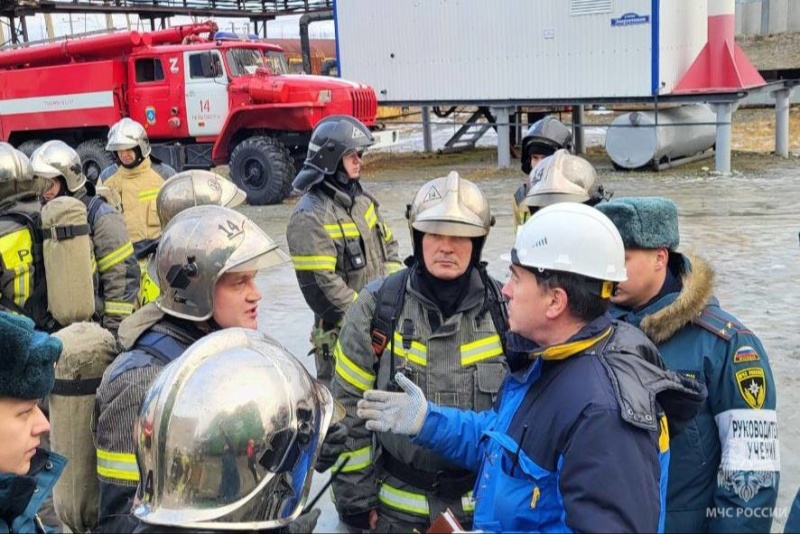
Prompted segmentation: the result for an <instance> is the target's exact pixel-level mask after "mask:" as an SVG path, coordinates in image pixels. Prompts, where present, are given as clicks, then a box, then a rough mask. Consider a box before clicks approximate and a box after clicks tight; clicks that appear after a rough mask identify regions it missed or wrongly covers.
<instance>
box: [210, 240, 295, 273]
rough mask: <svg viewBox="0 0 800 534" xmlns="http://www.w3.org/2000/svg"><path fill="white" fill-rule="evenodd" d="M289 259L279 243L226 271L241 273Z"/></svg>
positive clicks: (272, 265) (257, 269)
mask: <svg viewBox="0 0 800 534" xmlns="http://www.w3.org/2000/svg"><path fill="white" fill-rule="evenodd" d="M288 261H289V256H288V255H287V254H286V253H285V252H284V251H282V250H281V249H279V248H278V246H277V245H275V248H273V249H271V250H268V251H266V252H262V253H261V254H259V255H257V256H254V257H252V258H249V259H245V260H242V261H241V262H240V263H236V264H235V265H233V266H231V267H230V268H228V269H225V270H224V272H226V273H241V272H248V271H260V270H261V269H267V268H269V267H274V266H275V265H280V264H281V263H286V262H288ZM229 263H230V262H229Z"/></svg>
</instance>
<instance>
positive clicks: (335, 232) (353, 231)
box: [323, 222, 361, 239]
mask: <svg viewBox="0 0 800 534" xmlns="http://www.w3.org/2000/svg"><path fill="white" fill-rule="evenodd" d="M323 228H325V231H326V232H328V235H329V236H330V238H331V239H341V238H343V237H361V232H359V231H358V226H356V223H354V222H346V223H341V224H340V223H336V224H326V225H325V226H324V227H323Z"/></svg>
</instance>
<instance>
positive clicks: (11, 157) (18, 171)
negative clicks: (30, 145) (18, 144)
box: [0, 143, 36, 200]
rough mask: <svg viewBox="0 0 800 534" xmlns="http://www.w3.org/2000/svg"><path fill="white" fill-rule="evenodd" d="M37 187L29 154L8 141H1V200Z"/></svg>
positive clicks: (31, 190) (33, 190) (32, 190)
mask: <svg viewBox="0 0 800 534" xmlns="http://www.w3.org/2000/svg"><path fill="white" fill-rule="evenodd" d="M35 189H36V188H35V187H34V180H33V168H32V167H31V162H30V160H29V159H28V156H26V155H25V154H23V153H22V152H20V151H19V150H17V149H16V148H14V147H13V146H11V145H10V144H8V143H0V200H3V199H5V198H8V197H10V196H12V195H16V194H19V193H27V192H35Z"/></svg>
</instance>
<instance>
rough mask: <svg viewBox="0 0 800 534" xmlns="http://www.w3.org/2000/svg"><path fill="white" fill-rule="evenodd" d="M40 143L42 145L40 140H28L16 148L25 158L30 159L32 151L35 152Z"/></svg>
mask: <svg viewBox="0 0 800 534" xmlns="http://www.w3.org/2000/svg"><path fill="white" fill-rule="evenodd" d="M42 143H44V141H42V140H41V139H29V140H27V141H25V142H24V143H21V144H20V145H19V146H18V147H17V150H19V151H20V152H22V153H23V154H25V155H26V156H28V157H31V154H33V151H34V150H36V149H37V148H39V145H41V144H42Z"/></svg>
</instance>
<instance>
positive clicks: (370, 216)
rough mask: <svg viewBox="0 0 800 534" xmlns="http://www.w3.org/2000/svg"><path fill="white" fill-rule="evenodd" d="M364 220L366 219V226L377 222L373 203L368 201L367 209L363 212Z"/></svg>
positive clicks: (370, 226)
mask: <svg viewBox="0 0 800 534" xmlns="http://www.w3.org/2000/svg"><path fill="white" fill-rule="evenodd" d="M364 220H365V221H367V226H368V227H369V228H372V227H373V226H375V224H377V222H378V216H377V215H376V214H375V204H372V203H370V205H369V207H368V208H367V211H366V212H365V213H364Z"/></svg>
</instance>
